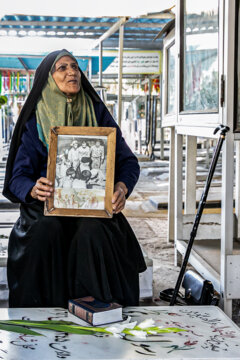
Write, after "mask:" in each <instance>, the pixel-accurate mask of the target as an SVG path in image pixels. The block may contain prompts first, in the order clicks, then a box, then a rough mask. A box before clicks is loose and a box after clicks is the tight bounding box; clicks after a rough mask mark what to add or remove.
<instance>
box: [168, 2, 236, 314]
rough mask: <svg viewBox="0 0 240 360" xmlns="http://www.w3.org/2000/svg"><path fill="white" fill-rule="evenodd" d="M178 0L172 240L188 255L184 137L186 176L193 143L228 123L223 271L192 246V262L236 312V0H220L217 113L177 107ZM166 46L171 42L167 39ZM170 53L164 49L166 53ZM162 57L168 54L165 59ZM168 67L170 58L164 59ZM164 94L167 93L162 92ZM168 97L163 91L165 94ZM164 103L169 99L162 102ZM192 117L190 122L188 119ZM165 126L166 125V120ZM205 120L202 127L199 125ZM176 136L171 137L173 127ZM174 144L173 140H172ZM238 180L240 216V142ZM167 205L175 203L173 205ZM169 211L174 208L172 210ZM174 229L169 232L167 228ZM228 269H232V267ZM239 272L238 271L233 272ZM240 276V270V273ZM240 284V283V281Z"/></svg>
mask: <svg viewBox="0 0 240 360" xmlns="http://www.w3.org/2000/svg"><path fill="white" fill-rule="evenodd" d="M180 1H181V0H178V1H177V12H176V49H177V57H176V66H177V71H176V78H177V87H176V90H177V94H178V96H177V113H176V118H177V124H176V128H175V141H174V142H173V141H172V146H171V152H173V151H174V150H175V151H174V156H172V157H171V158H172V159H173V158H175V159H174V160H171V158H170V186H169V190H170V192H172V193H173V191H174V197H175V204H174V210H172V213H174V214H175V216H174V220H175V221H174V241H175V255H176V256H175V264H176V263H177V260H178V254H181V255H184V253H185V249H186V246H187V244H186V242H184V241H183V216H184V215H183V213H182V200H183V199H182V198H183V195H182V194H183V179H182V164H183V154H182V145H183V137H184V136H187V142H186V144H187V147H186V148H187V154H186V155H187V156H186V169H187V170H186V176H188V174H189V170H188V169H190V168H191V170H192V171H193V172H194V167H196V156H195V155H194V154H192V153H191V149H190V148H191V147H192V146H194V147H195V145H196V137H197V136H201V137H206V138H214V137H218V136H219V134H217V136H214V135H213V129H214V128H215V127H216V126H217V124H219V123H222V124H225V125H228V126H229V127H230V129H231V130H230V131H229V132H228V134H227V136H226V140H225V142H224V145H223V149H222V195H221V201H222V212H221V240H220V244H221V248H220V274H218V273H217V272H216V271H215V270H214V268H213V267H212V266H211V264H209V263H207V262H206V261H205V260H204V259H203V258H201V256H200V255H199V254H197V253H196V252H195V251H194V249H193V250H192V252H191V256H190V259H189V262H190V263H191V264H192V265H193V266H194V267H195V268H196V270H197V271H198V272H199V273H201V274H202V275H203V276H204V277H205V278H208V279H209V280H211V281H212V282H213V284H214V286H215V288H216V289H217V290H218V291H219V292H220V294H221V300H222V304H223V307H224V311H225V312H226V313H227V314H228V315H229V316H231V315H232V299H233V298H234V296H235V297H236V294H238V292H235V295H233V294H232V291H231V292H230V291H227V290H228V289H229V285H228V286H227V284H229V282H230V281H232V280H231V279H232V278H235V279H236V277H237V276H235V277H233V276H232V275H233V273H232V272H231V271H240V270H238V269H239V267H236V266H235V267H234V266H232V267H231V266H230V265H229V264H231V261H232V259H236V257H235V256H238V258H239V255H233V239H234V229H233V223H234V216H235V215H234V214H233V211H234V210H233V182H234V139H240V135H239V134H234V133H233V106H234V96H233V95H234V37H235V34H234V31H235V29H234V26H233V24H234V23H235V0H223V1H219V104H220V79H221V76H223V78H224V80H225V101H224V103H223V106H222V107H220V105H219V113H218V114H207V113H201V114H182V113H180V111H179V110H180V109H179V103H180V102H179V96H180V92H179V89H180V76H179V71H180V41H182V39H180V21H181V18H180ZM166 44H167V43H166ZM164 55H165V56H166V52H164ZM165 56H164V57H165ZM164 64H165V65H164V66H165V67H166V62H165V63H164ZM164 76H165V77H166V76H167V74H166V70H165V71H164ZM164 94H165V96H166V93H165V91H164ZM163 96H164V95H163ZM165 103H166V99H165V102H164V104H165ZM190 119H191V120H190ZM164 124H167V122H165V123H164ZM199 124H201V125H199ZM171 131H172V136H173V131H174V129H172V130H171ZM174 143H175V144H174ZM188 143H192V145H191V146H188ZM237 149H238V151H237V172H236V173H237V178H236V184H237V187H236V191H237V194H236V204H237V206H236V217H237V218H238V219H239V218H240V210H239V209H240V205H239V204H240V195H239V193H238V192H239V189H240V170H239V169H240V164H239V162H240V146H239V144H237ZM171 161H174V162H175V166H174V170H173V169H172V167H171ZM191 176H192V179H188V181H190V184H189V183H188V181H187V182H186V195H185V207H186V210H185V213H191V212H193V211H194V203H195V201H196V197H195V196H196V191H195V190H196V188H195V186H194V182H195V184H196V181H195V179H196V172H194V174H192V175H191ZM173 179H175V187H174V190H173V186H172V182H173ZM172 195H173V194H169V199H170V200H171V202H172ZM169 206H170V207H171V206H172V205H171V204H170V203H169ZM170 211H171V208H170ZM171 224H172V214H171V213H169V227H170V226H171ZM169 233H170V231H169ZM229 269H232V270H231V271H230V270H229ZM235 275H236V274H235ZM239 275H240V274H239ZM236 286H239V284H236ZM230 288H231V289H232V288H234V285H233V284H232V283H231V286H230Z"/></svg>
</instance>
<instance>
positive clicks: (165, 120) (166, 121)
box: [162, 29, 177, 127]
mask: <svg viewBox="0 0 240 360" xmlns="http://www.w3.org/2000/svg"><path fill="white" fill-rule="evenodd" d="M163 44H164V47H163V74H164V76H163V92H162V127H167V126H174V125H176V123H177V79H176V76H175V89H176V100H175V109H174V111H173V113H171V114H168V113H167V91H168V56H167V54H168V50H169V49H170V48H171V46H173V45H175V29H173V30H172V31H171V32H170V33H169V34H168V35H167V36H166V38H165V39H164V41H163ZM176 63H177V57H176V58H175V73H176Z"/></svg>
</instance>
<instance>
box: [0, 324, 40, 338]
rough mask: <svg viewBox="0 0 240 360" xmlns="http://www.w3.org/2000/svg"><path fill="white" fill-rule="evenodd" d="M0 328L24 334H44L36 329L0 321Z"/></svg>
mask: <svg viewBox="0 0 240 360" xmlns="http://www.w3.org/2000/svg"><path fill="white" fill-rule="evenodd" d="M0 330H5V331H10V332H15V333H19V334H24V335H35V336H44V335H42V334H40V333H37V332H36V331H33V330H30V329H28V328H26V327H24V326H16V325H8V324H2V323H1V322H0Z"/></svg>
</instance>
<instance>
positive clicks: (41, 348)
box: [0, 306, 240, 360]
mask: <svg viewBox="0 0 240 360" xmlns="http://www.w3.org/2000/svg"><path fill="white" fill-rule="evenodd" d="M124 313H125V314H127V315H130V316H131V317H132V321H135V320H137V321H138V322H139V321H142V320H144V319H145V318H153V319H154V320H155V321H156V325H158V326H160V325H161V326H164V327H180V328H184V329H187V330H188V332H181V333H171V334H162V335H161V336H152V337H148V338H147V339H146V340H141V339H137V338H135V337H130V336H128V337H127V338H126V339H119V338H115V337H113V336H109V335H104V336H101V337H100V336H95V335H91V336H90V335H73V334H69V335H68V334H66V333H60V332H55V331H48V330H40V329H36V330H37V331H38V332H41V333H42V334H44V335H45V336H32V335H21V334H17V333H10V332H6V331H2V330H1V331H0V359H4V360H28V359H29V360H52V359H68V360H77V359H91V360H94V359H95V360H96V359H98V360H99V359H104V360H107V359H108V360H109V359H112V360H120V359H126V360H135V359H136V360H138V359H139V360H140V359H141V360H146V359H161V360H162V359H198V360H199V359H214V360H216V359H225V360H226V359H231V360H233V359H238V360H239V359H240V329H239V328H238V327H237V326H236V325H235V324H234V323H233V322H232V321H231V320H230V319H229V318H228V317H227V316H226V315H225V314H224V313H223V312H222V311H221V310H220V309H219V308H218V307H214V306H204V307H203V306H202V307H201V306H188V307H186V306H174V307H169V306H154V307H152V306H150V307H129V308H125V309H124ZM49 318H51V319H55V320H56V319H58V320H60V319H62V320H69V321H74V322H76V323H78V324H82V325H86V323H84V322H83V321H81V320H79V319H78V318H76V317H75V316H72V315H71V314H69V313H68V312H67V311H66V310H64V309H61V308H57V309H55V308H38V309H0V320H7V319H12V320H16V319H25V320H26V319H31V320H47V319H49ZM33 330H34V329H33Z"/></svg>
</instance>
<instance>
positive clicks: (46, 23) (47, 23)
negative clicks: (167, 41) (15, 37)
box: [0, 18, 163, 30]
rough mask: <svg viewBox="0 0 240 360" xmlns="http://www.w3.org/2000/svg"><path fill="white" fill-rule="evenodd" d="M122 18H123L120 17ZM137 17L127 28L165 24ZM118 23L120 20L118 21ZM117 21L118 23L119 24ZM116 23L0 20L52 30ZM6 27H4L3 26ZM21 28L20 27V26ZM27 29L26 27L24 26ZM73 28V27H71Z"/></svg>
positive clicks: (104, 25)
mask: <svg viewBox="0 0 240 360" xmlns="http://www.w3.org/2000/svg"><path fill="white" fill-rule="evenodd" d="M120 20H121V19H120ZM134 20H135V19H133V18H130V21H128V24H127V26H126V28H138V27H140V28H149V27H150V28H157V29H159V27H162V26H163V24H161V23H155V22H154V23H153V22H145V23H141V22H134ZM117 23H118V22H117ZM117 23H116V24H117ZM113 24H114V23H112V22H96V21H92V22H87V21H22V20H20V21H13V20H2V21H0V27H2V26H3V25H7V26H28V27H29V26H40V27H42V26H50V27H51V30H55V29H53V26H59V27H60V28H59V30H60V29H61V28H62V27H64V26H69V27H70V26H72V27H79V28H81V27H82V26H86V27H94V26H97V27H100V28H101V27H112V25H113ZM3 29H4V28H3ZM19 29H20V28H19ZM22 29H25V28H22ZM29 30H34V28H32V29H31V28H29ZM42 30H44V28H42ZM69 30H71V29H69Z"/></svg>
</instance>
